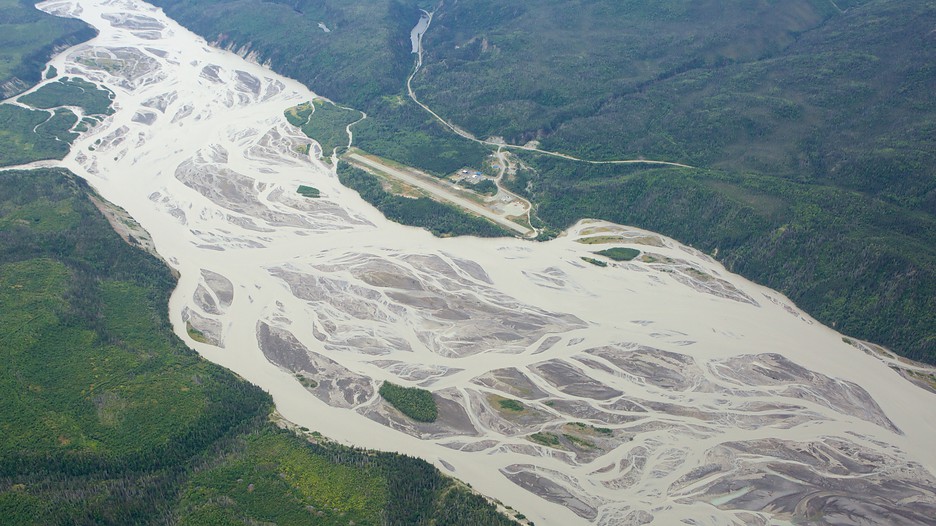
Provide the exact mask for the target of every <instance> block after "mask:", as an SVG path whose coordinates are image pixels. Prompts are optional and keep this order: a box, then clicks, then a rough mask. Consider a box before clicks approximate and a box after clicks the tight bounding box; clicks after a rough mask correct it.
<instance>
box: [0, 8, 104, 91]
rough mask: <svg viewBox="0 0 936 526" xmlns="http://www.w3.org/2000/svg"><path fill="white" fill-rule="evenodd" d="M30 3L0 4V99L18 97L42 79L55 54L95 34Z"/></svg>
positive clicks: (89, 28)
mask: <svg viewBox="0 0 936 526" xmlns="http://www.w3.org/2000/svg"><path fill="white" fill-rule="evenodd" d="M36 3H38V2H37V1H34V0H0V95H2V98H7V97H10V96H13V95H15V94H17V93H20V92H22V91H24V90H26V89H27V88H29V87H30V86H32V85H33V84H35V83H36V82H39V80H40V79H41V78H42V71H43V70H44V69H45V63H46V62H47V61H48V60H49V58H50V57H51V56H52V54H53V53H54V52H55V51H56V50H57V49H61V48H64V47H68V46H73V45H75V44H78V43H80V42H84V41H85V40H88V39H90V38H92V37H94V36H95V35H96V34H97V32H96V31H95V30H94V28H92V27H91V26H89V25H88V24H85V23H84V22H82V21H80V20H75V19H73V18H61V17H57V16H52V15H49V14H46V13H43V12H42V11H39V10H38V9H36V8H35V7H34V5H35V4H36Z"/></svg>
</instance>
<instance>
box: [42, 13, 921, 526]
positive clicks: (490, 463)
mask: <svg viewBox="0 0 936 526" xmlns="http://www.w3.org/2000/svg"><path fill="white" fill-rule="evenodd" d="M40 8H42V9H44V10H46V11H48V12H51V13H55V14H58V15H61V16H74V17H78V18H81V19H83V20H85V21H86V22H88V23H89V24H92V25H93V26H95V27H96V28H98V30H99V31H100V35H99V36H98V37H97V38H95V39H94V40H92V41H90V42H88V43H85V44H82V45H79V46H77V47H74V48H71V49H69V50H66V51H65V52H63V53H61V54H60V55H58V56H56V57H55V58H54V59H53V60H52V64H53V65H54V66H55V67H56V68H57V69H58V71H59V72H60V75H66V76H80V77H83V78H86V79H88V80H91V81H93V82H98V83H101V84H104V85H106V86H107V87H109V88H110V89H112V90H113V91H114V92H115V94H116V100H115V108H116V110H117V111H116V113H115V114H114V115H113V116H111V117H109V118H108V119H107V120H106V121H105V122H104V123H102V124H101V125H99V126H97V127H95V128H94V129H93V130H91V131H90V132H88V133H86V134H84V135H83V136H82V137H81V138H80V139H79V140H77V141H76V142H75V144H74V148H73V150H72V153H71V154H70V155H69V156H68V157H67V158H66V159H65V160H64V161H63V162H62V164H63V165H64V166H67V167H68V168H70V169H71V170H73V171H74V172H75V173H77V174H78V175H80V176H81V177H83V178H85V179H87V180H88V181H89V182H90V183H91V184H92V185H93V186H94V187H95V188H96V189H97V190H98V191H99V192H100V193H101V194H102V195H103V196H104V197H105V198H107V199H108V200H110V201H112V202H113V203H115V204H117V205H119V206H121V207H123V208H124V209H126V210H127V211H128V212H129V213H130V214H131V215H132V216H133V217H134V218H135V219H136V220H137V221H138V222H139V223H140V224H141V225H142V226H143V227H144V228H145V229H146V230H147V231H148V232H149V233H150V234H151V236H152V239H153V242H154V243H155V247H156V249H157V250H158V252H159V254H160V255H161V256H162V257H163V258H164V259H165V260H166V261H167V262H168V264H169V265H171V266H172V267H174V268H175V269H177V270H178V271H179V273H180V275H181V278H180V280H179V284H178V288H177V289H176V291H175V293H174V294H173V296H172V298H171V302H170V317H171V320H172V322H173V324H174V327H175V331H176V333H177V334H178V335H179V336H180V337H181V338H183V339H184V340H185V341H186V342H187V343H188V344H189V345H191V346H192V347H193V348H195V349H196V350H198V352H199V353H201V354H202V355H203V356H204V357H206V358H207V359H209V360H212V361H214V362H217V363H219V364H221V365H223V366H225V367H228V368H230V369H232V370H233V371H235V372H237V373H238V374H240V375H242V376H243V377H245V378H247V379H248V380H250V381H252V382H254V383H256V384H258V385H260V386H261V387H263V388H264V389H266V390H267V391H269V392H270V393H271V394H272V395H273V398H274V400H275V402H276V405H277V408H278V410H279V411H280V412H281V413H282V414H283V415H284V416H285V417H286V418H288V419H289V420H291V421H292V422H295V423H296V424H298V425H300V426H305V427H307V428H309V429H313V430H317V431H320V432H322V433H323V434H325V435H327V436H330V437H333V438H334V439H336V440H338V441H341V442H344V443H348V444H354V445H357V446H364V447H371V448H379V449H385V450H395V451H401V452H405V453H408V454H412V455H417V456H420V457H422V458H425V459H426V460H428V461H430V462H433V463H435V464H436V465H437V466H439V468H440V469H442V470H443V471H446V472H448V473H451V474H453V475H455V476H457V477H459V478H461V479H463V480H465V481H467V482H469V483H471V484H472V486H473V487H475V488H476V489H478V490H479V491H481V492H483V493H484V494H486V495H489V496H491V497H494V498H497V499H500V500H502V501H503V502H504V503H506V504H509V505H511V506H513V507H514V508H516V509H517V510H519V511H520V512H522V513H523V514H525V515H526V516H527V517H529V518H530V519H532V520H533V521H534V522H535V523H536V524H538V525H544V524H555V525H574V524H606V525H618V524H644V523H651V522H652V523H653V524H676V523H678V522H679V521H682V520H692V521H694V522H692V524H782V523H785V522H786V521H789V520H790V519H791V517H792V516H793V514H794V513H808V512H813V511H815V510H821V512H822V513H824V514H825V516H826V517H839V516H841V517H847V516H849V515H848V514H849V513H851V514H852V515H850V516H852V517H854V516H866V517H870V520H871V522H874V521H875V520H880V519H881V517H883V516H887V515H888V514H890V513H898V512H897V511H894V510H899V513H900V514H901V515H900V516H901V517H903V518H905V519H906V524H926V521H927V520H929V519H928V517H933V516H936V513H933V512H934V510H936V496H934V494H933V488H934V487H936V482H934V478H933V472H934V470H936V448H933V447H932V437H934V436H936V396H934V395H933V394H930V393H928V392H926V391H923V390H922V389H920V388H918V387H916V386H914V385H912V384H910V383H909V382H906V381H904V380H903V379H902V378H901V377H900V376H899V375H898V374H897V373H895V372H894V371H893V370H891V368H889V367H888V365H889V363H891V362H893V360H889V359H884V358H880V357H877V356H874V355H872V354H871V353H866V352H862V351H861V350H858V349H856V348H855V347H854V346H852V345H849V344H847V343H845V342H844V341H843V339H842V336H841V335H840V334H838V333H836V332H834V331H832V330H830V329H828V328H826V327H823V326H821V325H820V324H818V323H817V322H815V321H814V320H812V319H811V318H809V317H808V316H807V315H805V314H803V313H802V312H801V311H800V310H799V309H798V308H797V307H796V306H795V305H793V304H791V303H790V302H789V301H788V300H787V299H785V298H784V297H783V296H782V295H780V294H778V293H776V292H774V291H771V290H768V289H766V288H763V287H760V286H757V285H755V284H752V283H750V282H748V281H746V280H744V279H742V278H740V277H738V276H735V275H733V274H731V273H729V272H727V271H726V270H725V269H724V268H723V267H722V266H721V265H719V264H718V263H716V262H715V261H713V260H712V259H711V258H709V257H707V256H706V255H704V254H700V253H698V252H697V251H695V250H693V249H691V248H688V247H685V246H682V245H680V244H679V243H677V242H675V241H673V240H671V239H668V238H665V237H662V236H659V235H657V234H654V233H652V232H646V231H641V230H638V229H634V228H629V227H625V226H621V225H614V224H610V223H604V222H599V221H584V222H582V223H579V224H578V225H576V226H575V227H573V228H572V229H570V230H569V231H568V232H566V233H565V234H564V235H563V236H561V237H560V238H558V239H556V240H554V241H551V242H548V243H533V242H528V241H521V240H517V239H507V238H505V239H495V240H490V239H489V240H482V239H474V238H457V239H437V238H434V237H432V236H431V235H430V234H428V233H427V232H425V231H422V230H419V229H414V228H409V227H404V226H400V225H397V224H394V223H391V222H388V221H387V220H385V219H384V218H383V217H382V216H381V215H380V214H379V213H378V212H377V211H376V210H374V209H373V208H372V207H370V206H369V205H368V204H366V203H365V202H364V201H362V200H361V199H360V198H359V197H358V196H357V194H356V193H355V192H353V191H350V190H348V189H346V188H344V187H343V186H341V185H340V184H339V183H338V180H337V178H336V176H335V174H334V173H333V170H332V169H331V167H329V166H326V165H323V164H322V163H320V162H319V161H317V160H315V159H310V158H309V157H308V156H307V155H305V154H303V153H301V152H302V151H304V150H303V147H304V146H305V145H308V143H309V141H308V139H306V138H305V137H303V136H302V135H301V134H300V133H299V132H298V130H296V129H294V128H292V127H291V126H289V125H288V124H287V123H286V121H285V119H284V118H283V110H285V109H286V108H288V107H290V106H293V105H295V104H298V103H301V102H304V101H308V100H310V99H311V98H312V97H313V96H314V94H313V93H312V92H310V91H309V89H308V88H306V87H305V86H302V85H301V84H299V83H298V82H295V81H293V80H290V79H287V78H283V77H281V76H279V75H276V74H274V73H273V72H271V71H269V70H268V69H266V68H264V67H262V66H260V65H258V64H256V63H255V62H252V61H251V60H249V59H250V58H251V57H249V56H248V57H247V58H246V59H245V58H243V57H241V56H238V55H237V54H234V53H230V52H227V51H223V50H219V49H216V48H213V47H211V46H209V45H208V44H206V43H205V41H204V40H202V39H200V38H199V37H197V36H195V35H194V34H192V33H190V32H188V31H187V30H185V29H183V28H181V27H180V26H179V25H178V24H176V23H175V22H173V21H171V20H169V19H167V18H166V17H165V15H164V14H163V13H162V12H161V11H159V10H157V9H155V8H153V7H152V6H150V5H148V4H146V3H143V2H138V1H135V0H113V1H109V0H52V1H49V2H46V3H44V4H41V5H40ZM313 118H314V115H313ZM300 184H306V185H311V186H314V187H316V188H319V189H320V190H321V191H322V194H323V197H322V198H320V199H306V198H303V197H301V196H299V195H298V194H297V193H296V188H297V187H298V186H299V185H300ZM583 241H584V242H583ZM609 243H610V244H609ZM608 246H626V247H632V248H635V249H638V250H640V251H641V253H642V255H641V257H639V258H637V259H635V260H633V261H631V262H627V263H617V262H612V261H610V260H605V259H604V258H602V257H601V256H596V255H594V254H593V252H594V251H596V250H599V249H601V248H607V247H608ZM583 257H591V258H597V259H599V260H602V261H604V262H605V263H607V266H606V267H600V266H596V265H594V264H591V263H589V262H587V261H585V260H583V259H582V258H583ZM188 328H193V329H197V330H198V331H200V332H201V333H202V334H204V335H205V338H207V340H208V343H200V342H196V341H194V340H192V338H190V337H189V334H188V330H187V329H188ZM297 377H299V378H303V379H305V381H304V382H300V379H299V378H297ZM310 380H311V381H314V383H312V382H311V381H310ZM385 380H390V381H393V382H396V383H399V384H404V385H418V386H422V387H424V388H427V389H429V390H431V391H432V392H433V393H434V395H435V396H436V399H437V401H438V403H439V408H440V417H439V420H438V421H437V422H436V423H433V424H415V423H413V422H411V421H409V420H408V419H406V418H405V417H403V416H401V415H400V414H398V413H397V412H396V411H395V410H393V409H392V408H390V407H388V406H387V405H386V404H385V403H383V402H382V401H381V399H380V397H379V396H378V395H377V394H376V390H377V387H378V386H379V385H380V382H382V381H385ZM505 399H510V400H518V401H521V403H522V410H521V411H516V410H514V409H511V407H516V406H515V405H513V404H510V403H508V404H507V405H506V406H504V405H502V404H501V402H502V401H503V400H505ZM885 482H886V484H885ZM898 503H901V504H899V505H898ZM856 514H857V515H856Z"/></svg>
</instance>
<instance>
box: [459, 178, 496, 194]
mask: <svg viewBox="0 0 936 526" xmlns="http://www.w3.org/2000/svg"><path fill="white" fill-rule="evenodd" d="M458 184H459V185H460V186H464V187H465V188H468V189H470V190H471V191H472V192H476V193H479V194H481V195H494V194H496V193H497V190H498V189H497V183H495V182H494V181H492V180H490V179H484V180H483V181H481V182H479V183H470V182H468V180H466V179H462V180H461V181H459V182H458Z"/></svg>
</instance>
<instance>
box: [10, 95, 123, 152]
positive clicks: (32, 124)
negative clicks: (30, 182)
mask: <svg viewBox="0 0 936 526" xmlns="http://www.w3.org/2000/svg"><path fill="white" fill-rule="evenodd" d="M112 96H113V93H111V92H110V91H107V90H102V89H99V88H98V87H97V86H96V85H94V84H91V83H90V82H86V81H84V80H81V79H67V78H66V79H61V80H59V81H56V82H52V83H49V84H46V85H44V86H42V87H41V88H39V89H38V90H36V91H34V92H32V93H29V94H27V95H24V96H22V97H20V100H19V101H20V102H21V103H23V104H29V105H31V106H33V107H35V108H39V109H36V110H32V109H29V108H24V107H22V106H17V105H14V104H0V166H11V165H17V164H25V163H29V162H33V161H43V160H47V159H61V158H63V157H64V156H65V155H66V154H67V153H68V151H69V147H70V146H71V143H72V142H73V141H74V140H75V139H76V138H77V137H78V134H77V133H76V132H78V131H84V130H86V129H87V127H88V126H89V125H91V124H92V122H93V121H91V122H86V121H84V120H83V121H82V122H80V123H79V122H78V116H77V115H75V114H74V113H73V112H72V111H71V110H69V109H67V108H62V107H60V106H66V105H67V106H80V107H82V108H83V109H84V110H85V112H86V113H88V114H96V115H105V114H109V113H111V111H112V110H111V109H110V103H111V98H112Z"/></svg>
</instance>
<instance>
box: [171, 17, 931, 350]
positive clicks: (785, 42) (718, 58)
mask: <svg viewBox="0 0 936 526" xmlns="http://www.w3.org/2000/svg"><path fill="white" fill-rule="evenodd" d="M156 3H157V5H161V6H164V7H165V8H166V10H167V12H168V14H169V15H170V16H173V17H176V18H178V19H179V20H180V21H181V22H182V23H183V24H185V25H187V26H189V27H191V28H193V29H194V30H196V31H197V32H199V33H201V34H202V35H204V36H206V38H208V39H209V40H212V41H217V42H219V43H221V44H222V45H226V46H231V47H235V48H237V47H242V46H243V47H245V49H249V50H250V51H253V52H255V53H256V54H257V56H258V58H259V59H260V60H262V61H265V62H268V63H269V64H270V65H271V66H272V67H273V68H274V69H276V70H278V71H280V72H283V73H285V74H287V75H290V76H293V77H295V78H298V79H299V80H301V81H303V82H305V83H307V84H308V85H309V86H311V87H312V88H313V89H315V90H316V91H317V92H319V93H322V94H323V95H325V96H328V97H330V98H332V99H334V100H338V101H341V102H343V103H346V104H351V105H355V106H356V107H359V108H361V109H364V110H366V111H368V112H369V114H370V116H371V118H370V119H368V120H367V121H365V122H364V123H362V124H361V125H360V128H359V129H358V130H357V131H356V135H355V139H356V144H357V145H358V146H359V147H361V148H363V149H365V150H368V151H371V152H373V153H376V154H380V155H384V156H386V157H389V158H391V159H394V160H397V161H400V162H404V163H408V164H411V165H414V166H418V167H420V168H423V169H424V170H427V171H429V172H433V173H444V172H445V171H447V170H450V169H452V167H457V166H458V165H460V164H468V162H466V160H471V159H478V158H479V157H480V156H481V155H484V154H485V150H484V149H483V148H481V147H480V146H479V145H477V144H475V143H472V142H469V141H467V140H463V139H460V138H457V137H456V136H454V134H451V133H450V132H447V131H446V130H445V129H444V128H443V127H442V126H440V125H438V124H437V123H435V122H433V121H432V119H431V118H430V117H428V115H427V114H425V112H422V111H421V110H420V109H419V108H418V107H417V106H416V105H415V104H414V103H412V102H411V101H409V100H408V99H407V98H406V97H405V88H404V81H405V77H406V75H407V74H408V73H409V71H410V67H411V64H412V58H411V55H409V51H410V42H409V39H408V36H409V28H411V27H412V25H413V23H414V22H415V20H416V19H417V15H416V11H415V9H416V8H417V7H424V8H431V7H432V6H430V5H419V4H418V3H414V2H390V1H383V2H377V3H372V2H371V3H368V4H367V5H369V6H371V9H370V11H369V12H368V16H363V17H356V16H354V15H355V13H357V12H359V11H357V10H359V9H360V8H361V6H363V5H364V3H363V2H327V1H326V2H304V1H301V0H300V1H298V2H289V3H288V4H286V3H283V4H274V5H271V4H264V5H265V6H267V7H265V8H264V9H263V13H262V14H261V15H259V16H251V17H250V21H249V23H248V22H247V15H246V13H248V12H249V13H257V12H258V10H257V9H255V8H253V7H252V6H253V4H254V3H255V2H254V1H253V0H238V1H236V2H231V1H226V0H213V1H212V2H210V4H211V8H210V9H206V8H205V7H204V5H205V3H204V2H199V3H197V4H196V3H193V2H189V1H186V0H159V1H157V2H156ZM272 20H277V21H278V23H277V27H281V26H282V25H283V24H285V25H286V26H287V27H289V28H290V30H289V31H288V32H279V31H275V32H274V31H269V30H267V29H266V28H268V27H272V26H271V25H270V24H268V23H267V22H269V21H272ZM319 22H322V23H323V24H324V25H325V26H326V27H328V28H329V30H330V31H329V32H325V31H323V30H322V29H321V28H320V27H319V26H318V23H319ZM934 24H936V8H934V6H933V5H931V3H928V2H897V3H895V2H887V1H885V0H864V1H862V0H856V1H847V2H842V1H839V2H835V3H833V2H828V1H825V0H821V1H820V0H796V1H792V2H768V1H761V2H756V3H755V5H754V6H753V8H752V6H751V5H750V3H749V2H716V1H714V0H713V1H702V2H689V1H686V0H670V1H667V2H653V3H645V2H636V1H633V2H619V1H614V2H611V1H607V2H578V3H575V4H574V5H573V6H570V5H569V3H568V2H562V3H560V2H555V1H550V2H538V3H535V4H529V3H527V4H503V3H499V2H493V1H490V0H471V1H461V2H453V3H445V4H443V5H442V7H441V8H440V9H439V10H438V11H437V12H435V14H434V17H433V22H432V25H431V27H430V29H429V31H428V32H427V34H426V37H425V39H424V40H425V42H424V43H425V48H426V56H425V57H424V65H423V69H422V70H421V71H420V72H419V74H418V75H417V76H416V78H415V79H414V82H413V84H414V89H415V91H416V93H417V96H418V97H420V98H421V99H422V100H423V101H424V102H426V103H427V104H429V105H430V106H431V107H432V108H434V109H435V110H436V111H437V112H438V113H439V114H440V115H442V116H443V117H444V118H446V119H448V120H450V121H451V122H454V123H455V124H457V125H458V126H460V127H462V128H464V129H466V130H468V131H469V132H471V133H473V134H474V135H475V136H477V137H487V136H490V135H497V136H503V137H505V138H506V139H507V140H508V141H512V142H515V143H523V142H525V141H528V140H531V139H536V140H538V141H540V146H541V147H542V148H545V149H553V150H556V151H561V152H563V153H567V154H572V155H577V156H582V157H586V158H589V159H596V160H601V159H641V158H646V159H659V160H670V161H677V162H681V163H684V164H689V165H692V166H695V167H697V169H689V170H687V169H680V170H669V169H654V170H648V169H645V168H643V169H642V168H640V167H639V166H638V167H633V166H631V167H627V168H624V167H614V166H613V165H612V166H600V165H599V166H589V165H586V164H583V163H577V162H571V161H562V160H555V159H549V158H538V157H532V156H530V155H528V154H522V155H521V158H522V159H523V160H524V161H525V162H526V163H527V164H528V165H529V167H530V168H531V170H528V171H524V172H523V173H522V174H521V177H519V178H518V179H517V180H515V181H514V182H513V187H514V188H515V189H516V190H525V191H527V195H528V196H529V197H531V198H532V200H533V201H534V202H535V203H536V204H537V212H538V215H539V218H540V219H541V220H542V221H543V223H544V226H547V227H549V228H552V229H555V230H558V229H561V228H564V227H566V226H568V225H569V224H571V223H572V222H573V221H575V220H576V219H578V218H581V217H598V218H603V219H608V220H612V221H616V222H623V223H628V224H633V225H637V226H640V227H644V228H649V229H652V230H657V231H660V232H662V233H664V234H667V235H672V236H674V237H676V238H678V239H680V240H682V241H683V242H686V243H690V244H693V245H694V246H696V247H698V248H701V249H703V250H705V251H707V252H710V253H712V254H716V255H717V257H718V258H719V259H720V260H721V261H723V262H724V263H725V264H726V265H728V266H729V268H731V269H732V270H734V271H737V272H739V273H741V274H743V275H745V276H747V277H749V278H752V279H754V280H756V281H758V282H760V283H763V284H765V285H768V286H770V287H773V288H777V289H778V290H781V291H782V292H784V293H785V294H787V295H789V296H790V297H791V298H792V299H794V300H795V301H797V303H799V304H800V305H802V306H803V307H804V308H806V309H807V310H808V311H809V312H810V313H811V314H813V315H814V316H816V317H817V318H818V319H819V320H820V321H822V322H823V323H826V324H829V325H832V326H834V327H836V328H837V329H839V330H842V331H844V332H846V333H850V334H854V335H856V336H859V337H861V338H867V339H871V340H874V341H877V342H880V343H884V344H886V345H888V346H891V347H893V348H894V349H895V350H897V351H898V352H900V353H902V354H904V355H907V356H910V357H913V358H916V359H920V360H924V361H928V362H936V333H934V327H936V304H934V301H936V300H934V299H933V298H936V251H934V248H933V247H936V243H934V241H936V239H934V238H936V220H934V217H933V214H934V213H936V177H934V166H936V158H934V156H936V153H934V152H936V144H933V141H934V137H936V134H934V133H933V130H934V126H936V107H934V104H936V102H934V99H933V98H932V96H931V93H932V86H933V83H934V79H936V70H934V69H933V67H932V63H933V49H936V46H934V43H936V41H934V39H936V33H933V32H932V28H933V27H934ZM570 79H571V80H570Z"/></svg>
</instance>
